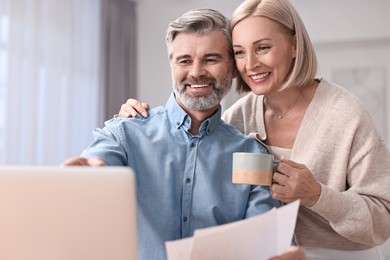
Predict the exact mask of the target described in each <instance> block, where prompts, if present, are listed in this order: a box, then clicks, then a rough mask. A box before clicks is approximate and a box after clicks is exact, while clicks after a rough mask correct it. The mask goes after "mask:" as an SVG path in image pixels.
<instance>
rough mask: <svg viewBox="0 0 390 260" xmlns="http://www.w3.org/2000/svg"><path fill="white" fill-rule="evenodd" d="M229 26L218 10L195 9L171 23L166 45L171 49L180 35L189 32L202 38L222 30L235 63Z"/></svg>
mask: <svg viewBox="0 0 390 260" xmlns="http://www.w3.org/2000/svg"><path fill="white" fill-rule="evenodd" d="M229 26H230V25H229V20H228V19H227V18H226V17H225V16H224V15H223V14H221V13H220V12H218V11H216V10H213V9H207V8H201V9H193V10H190V11H188V12H186V13H184V14H183V15H182V16H180V17H179V18H177V19H176V20H174V21H172V22H170V23H169V25H168V29H167V33H166V44H167V47H168V48H169V46H170V44H171V43H172V42H173V41H174V40H175V38H176V36H177V35H178V34H179V33H183V32H186V33H188V32H189V33H196V34H197V35H200V36H201V35H205V34H207V33H210V32H213V31H218V30H221V31H222V32H223V34H224V35H225V39H226V46H227V48H228V50H229V54H230V55H229V56H230V58H231V59H232V62H233V61H234V57H233V49H232V37H231V34H230V29H229ZM169 55H170V54H169ZM170 58H171V57H170Z"/></svg>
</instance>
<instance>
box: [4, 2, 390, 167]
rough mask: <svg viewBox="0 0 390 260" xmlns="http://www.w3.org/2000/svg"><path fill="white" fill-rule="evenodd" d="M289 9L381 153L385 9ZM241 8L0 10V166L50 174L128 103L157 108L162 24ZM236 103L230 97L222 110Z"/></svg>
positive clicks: (388, 20) (164, 90)
mask: <svg viewBox="0 0 390 260" xmlns="http://www.w3.org/2000/svg"><path fill="white" fill-rule="evenodd" d="M291 2H292V3H293V4H294V6H295V7H296V9H297V10H298V12H299V13H300V14H301V17H302V19H303V21H304V23H305V24H306V27H307V29H308V32H309V35H310V37H311V39H312V41H313V43H314V45H315V48H316V51H317V56H318V59H319V71H318V77H319V78H321V77H324V78H327V79H328V80H330V81H333V82H336V83H337V84H339V85H342V86H343V87H345V88H348V89H350V91H351V92H352V93H354V94H355V95H357V96H358V97H360V98H361V99H362V100H363V102H364V103H365V104H366V106H367V108H368V109H369V111H370V112H371V115H372V116H373V118H374V120H375V122H376V124H377V127H378V128H379V130H380V131H381V133H382V134H383V136H384V138H385V140H386V141H387V143H388V144H389V143H390V142H389V140H390V120H389V115H390V114H389V110H390V105H388V104H387V103H388V102H387V101H388V100H390V90H388V88H389V87H390V29H389V27H388V25H389V24H390V15H389V14H388V12H389V10H390V1H388V0H371V1H364V0H327V1H316V0H291ZM240 3H241V0H229V1H226V0H213V1H210V0H0V164H14V165H22V164H32V165H34V164H37V165H56V164H59V163H61V162H62V161H63V160H64V159H65V158H67V157H69V156H76V155H78V154H80V152H81V151H82V150H83V149H84V148H86V146H87V145H88V144H89V143H90V142H91V140H92V130H93V128H95V127H101V126H103V122H104V121H105V120H107V119H110V118H112V116H113V115H114V114H115V113H116V112H117V111H118V110H119V107H120V105H121V104H122V103H124V102H125V101H126V100H127V98H128V97H135V98H137V99H140V100H142V101H144V102H147V103H149V104H150V105H151V106H157V105H163V104H165V102H166V101H167V98H168V96H169V94H170V93H171V90H172V87H171V74H170V70H169V64H168V59H167V52H166V48H165V42H164V37H165V30H166V27H167V25H168V23H169V22H170V21H171V20H173V19H175V18H177V17H178V16H180V15H181V14H182V13H183V12H185V11H187V10H189V9H192V8H199V7H210V8H214V9H217V10H219V11H221V12H222V13H224V14H225V15H226V16H228V17H230V16H231V14H232V13H233V11H234V9H235V8H236V7H237V6H238V5H239V4H240ZM236 98H237V96H236V95H235V93H234V91H232V92H231V94H229V96H227V97H226V98H225V99H224V101H223V109H226V108H227V107H229V106H230V105H231V104H232V103H233V102H234V101H235V100H236ZM342 112H343V111H340V113H342Z"/></svg>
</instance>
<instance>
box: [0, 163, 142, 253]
mask: <svg viewBox="0 0 390 260" xmlns="http://www.w3.org/2000/svg"><path fill="white" fill-rule="evenodd" d="M135 188H136V187H135V177H134V172H133V171H132V169H130V168H128V167H60V166H58V167H57V166H0V259H2V260H89V259H93V260H113V259H115V260H125V259H126V260H133V259H137V251H136V248H137V243H136V211H135V210H136V199H135V196H136V195H135V194H136V193H135Z"/></svg>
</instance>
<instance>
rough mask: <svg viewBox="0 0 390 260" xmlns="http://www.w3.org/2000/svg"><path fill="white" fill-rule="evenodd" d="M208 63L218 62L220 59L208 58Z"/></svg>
mask: <svg viewBox="0 0 390 260" xmlns="http://www.w3.org/2000/svg"><path fill="white" fill-rule="evenodd" d="M205 62H206V63H217V62H218V61H217V60H216V59H206V60H205Z"/></svg>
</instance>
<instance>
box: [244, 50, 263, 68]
mask: <svg viewBox="0 0 390 260" xmlns="http://www.w3.org/2000/svg"><path fill="white" fill-rule="evenodd" d="M260 64H261V63H260V61H259V59H258V58H257V57H256V55H254V54H253V53H252V54H248V55H247V58H246V69H247V70H255V69H256V68H257V67H260Z"/></svg>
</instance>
